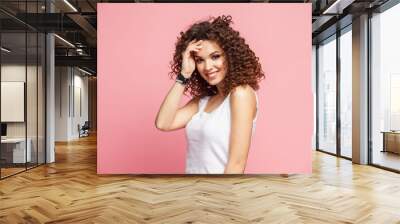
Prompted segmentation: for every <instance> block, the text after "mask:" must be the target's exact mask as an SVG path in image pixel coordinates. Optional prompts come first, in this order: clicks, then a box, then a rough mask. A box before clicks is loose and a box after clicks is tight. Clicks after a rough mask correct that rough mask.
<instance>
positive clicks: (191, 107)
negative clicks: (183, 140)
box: [155, 82, 198, 131]
mask: <svg viewBox="0 0 400 224" xmlns="http://www.w3.org/2000/svg"><path fill="white" fill-rule="evenodd" d="M184 89H185V87H184V86H183V85H182V84H180V83H177V82H176V83H175V84H174V85H173V86H172V88H171V89H170V90H169V92H168V94H167V96H166V97H165V99H164V101H163V102H162V104H161V106H160V110H159V111H158V113H157V117H156V121H155V125H156V128H157V129H159V130H161V131H173V130H176V129H180V128H184V127H185V126H186V124H187V123H188V122H189V121H190V119H191V118H192V116H193V115H194V114H195V113H196V112H197V110H198V99H197V98H193V99H192V100H190V101H189V102H188V103H187V104H186V105H185V106H183V107H182V108H179V103H180V102H181V98H182V95H183V91H184Z"/></svg>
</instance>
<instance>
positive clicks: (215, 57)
mask: <svg viewBox="0 0 400 224" xmlns="http://www.w3.org/2000/svg"><path fill="white" fill-rule="evenodd" d="M219 57H221V55H219V54H215V55H213V56H211V59H213V60H217V59H218V58H219Z"/></svg>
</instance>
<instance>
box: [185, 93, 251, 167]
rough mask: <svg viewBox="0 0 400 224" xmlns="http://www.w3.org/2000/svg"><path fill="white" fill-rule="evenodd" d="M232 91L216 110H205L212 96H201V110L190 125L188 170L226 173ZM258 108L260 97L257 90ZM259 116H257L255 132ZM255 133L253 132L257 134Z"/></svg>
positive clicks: (188, 127)
mask: <svg viewBox="0 0 400 224" xmlns="http://www.w3.org/2000/svg"><path fill="white" fill-rule="evenodd" d="M229 96H230V94H229V95H228V96H227V97H226V98H225V99H224V101H223V102H222V103H221V104H220V105H219V106H218V107H217V108H215V109H214V110H213V111H211V112H209V113H208V112H205V111H204V108H205V107H206V105H207V102H208V100H209V99H210V97H209V96H206V97H203V98H201V99H200V100H199V110H198V112H197V113H196V114H195V115H193V117H192V119H191V120H190V121H189V122H188V123H187V125H186V138H187V144H188V151H187V155H186V173H189V174H223V173H224V170H225V166H226V164H227V161H228V155H229V136H230V130H231V108H230V100H229ZM256 100H257V108H258V98H257V94H256ZM257 114H258V109H257V113H256V117H255V118H254V120H253V129H252V133H253V134H254V130H255V126H256V119H257ZM253 134H252V135H253Z"/></svg>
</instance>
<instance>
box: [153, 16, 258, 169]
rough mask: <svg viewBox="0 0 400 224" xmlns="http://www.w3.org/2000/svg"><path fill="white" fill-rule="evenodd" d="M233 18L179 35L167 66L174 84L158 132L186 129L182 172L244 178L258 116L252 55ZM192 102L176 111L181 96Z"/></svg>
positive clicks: (158, 121) (161, 112) (255, 67)
mask: <svg viewBox="0 0 400 224" xmlns="http://www.w3.org/2000/svg"><path fill="white" fill-rule="evenodd" d="M231 22H232V17H231V16H219V17H217V18H215V19H212V20H211V21H203V22H200V23H195V24H193V25H192V26H191V27H190V28H189V29H188V30H187V31H186V32H181V36H180V37H179V38H178V41H177V44H176V50H175V54H174V58H173V61H172V63H171V68H172V72H171V73H170V75H171V77H172V78H175V77H176V82H175V84H174V85H173V86H172V88H171V89H170V91H169V92H168V94H167V96H166V97H165V99H164V101H163V103H162V104H161V107H160V110H159V112H158V114H157V118H156V122H155V123H156V127H157V128H158V129H159V130H162V131H172V130H177V129H180V128H186V137H187V141H188V151H187V157H186V173H194V174H206V173H212V174H221V173H226V174H231V173H232V174H233V173H235V174H242V173H243V172H244V170H245V167H246V161H247V156H248V152H249V148H250V142H251V136H252V134H253V131H254V128H255V121H256V116H257V104H258V103H257V102H258V101H257V95H256V93H255V90H257V89H258V88H259V85H258V83H259V81H260V80H261V79H263V78H264V73H263V72H262V69H261V65H260V63H259V60H258V58H257V57H256V56H255V54H254V52H253V51H252V50H251V49H250V48H249V46H248V45H247V44H246V43H245V41H244V39H243V38H242V37H240V36H239V32H237V31H235V30H233V29H232V28H231V27H230V24H231ZM187 92H189V93H190V95H192V97H193V98H192V99H191V100H190V101H189V102H188V103H187V104H186V105H185V106H183V107H181V108H179V103H180V101H181V98H182V95H183V94H184V93H187Z"/></svg>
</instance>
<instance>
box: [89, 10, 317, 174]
mask: <svg viewBox="0 0 400 224" xmlns="http://www.w3.org/2000/svg"><path fill="white" fill-rule="evenodd" d="M223 14H224V15H231V16H232V18H233V22H234V24H233V27H234V28H235V29H236V30H238V31H239V32H240V34H241V36H243V37H244V38H245V39H246V41H247V43H248V44H249V45H250V48H251V49H252V50H253V51H254V52H255V53H256V55H257V56H258V57H259V58H260V61H261V63H262V67H263V70H264V72H265V74H266V79H265V80H263V81H262V82H261V88H260V90H259V91H258V96H259V99H260V103H259V117H258V121H257V127H256V132H255V136H254V139H253V142H252V145H251V148H250V154H249V158H248V163H247V167H246V173H258V174H260V173H311V152H312V150H311V148H312V147H311V144H312V129H313V99H312V92H311V90H312V88H311V4H266V3H240V4H237V3H235V4H232V3H229V4H204V3H203V4H152V3H142V4H140V3H134V4H109V3H108V4H98V126H99V127H98V136H97V137H98V147H97V148H98V152H97V172H98V173H100V174H126V173H135V174H141V173H160V174H169V173H184V169H185V156H186V151H185V150H186V139H185V132H184V129H181V130H179V131H175V132H161V131H158V130H157V129H156V128H155V126H154V121H155V117H156V114H157V112H158V109H159V106H160V104H161V102H162V100H163V99H164V97H165V95H166V94H167V92H168V90H169V89H170V88H171V86H172V85H173V83H174V81H173V80H171V79H170V78H169V76H168V72H169V62H170V61H171V60H172V55H173V51H174V45H175V42H176V40H177V37H178V35H179V33H180V32H181V31H184V30H186V29H187V28H188V26H189V25H190V24H192V23H194V22H196V21H199V20H202V19H206V18H208V17H209V16H218V15H223ZM185 100H187V99H185ZM183 103H184V102H182V105H183Z"/></svg>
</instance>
